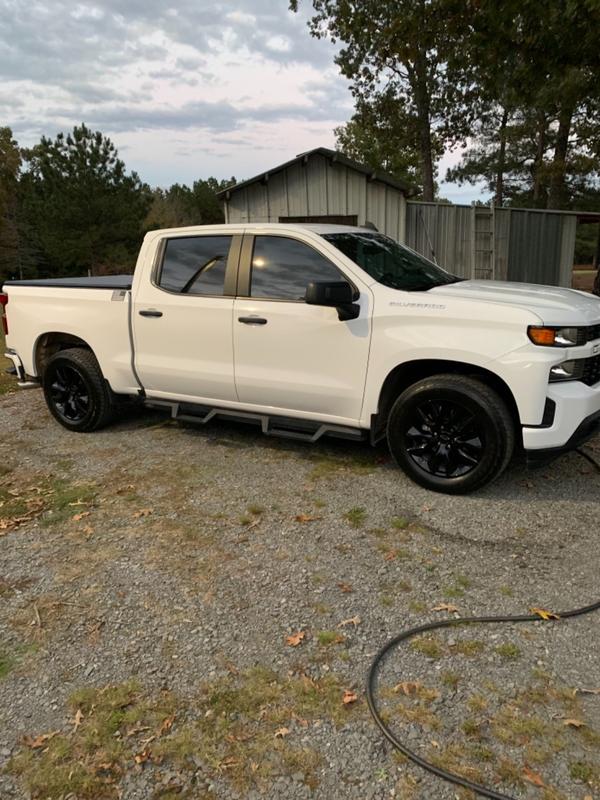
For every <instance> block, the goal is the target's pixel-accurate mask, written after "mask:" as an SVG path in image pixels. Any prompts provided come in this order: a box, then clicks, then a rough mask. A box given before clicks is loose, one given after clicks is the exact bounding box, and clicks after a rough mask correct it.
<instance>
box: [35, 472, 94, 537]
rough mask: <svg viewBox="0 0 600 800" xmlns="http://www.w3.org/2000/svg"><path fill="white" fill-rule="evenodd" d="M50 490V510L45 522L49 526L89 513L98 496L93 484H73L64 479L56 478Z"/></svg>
mask: <svg viewBox="0 0 600 800" xmlns="http://www.w3.org/2000/svg"><path fill="white" fill-rule="evenodd" d="M49 489H50V492H49V494H48V509H47V511H46V513H45V515H44V522H45V523H46V524H49V525H57V524H58V523H61V522H65V521H66V520H68V519H70V518H71V517H73V516H75V515H76V514H80V513H81V512H83V511H88V510H89V508H90V506H92V505H93V503H94V500H95V499H96V495H97V489H96V487H95V486H94V485H93V484H88V483H79V484H72V483H69V482H68V481H66V480H64V478H55V479H54V480H53V481H51V482H50V486H49Z"/></svg>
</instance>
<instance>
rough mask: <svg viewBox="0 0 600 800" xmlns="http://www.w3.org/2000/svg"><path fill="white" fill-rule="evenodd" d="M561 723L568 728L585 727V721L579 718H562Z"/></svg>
mask: <svg viewBox="0 0 600 800" xmlns="http://www.w3.org/2000/svg"><path fill="white" fill-rule="evenodd" d="M563 725H565V726H566V727H568V728H583V727H585V722H582V721H581V720H580V719H565V720H563Z"/></svg>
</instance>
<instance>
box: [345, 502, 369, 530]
mask: <svg viewBox="0 0 600 800" xmlns="http://www.w3.org/2000/svg"><path fill="white" fill-rule="evenodd" d="M366 518H367V510H366V508H362V507H360V506H355V507H354V508H351V509H350V511H347V512H346V513H345V514H344V519H346V520H348V522H349V523H350V525H352V527H353V528H361V527H362V526H363V525H364V524H365V520H366Z"/></svg>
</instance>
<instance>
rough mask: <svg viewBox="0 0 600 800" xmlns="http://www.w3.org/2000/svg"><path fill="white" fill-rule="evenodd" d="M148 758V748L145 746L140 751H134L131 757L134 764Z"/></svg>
mask: <svg viewBox="0 0 600 800" xmlns="http://www.w3.org/2000/svg"><path fill="white" fill-rule="evenodd" d="M149 758H150V750H149V749H148V748H147V747H146V748H144V750H142V751H141V753H136V754H135V755H134V757H133V760H134V761H135V763H136V764H145V763H146V761H148V759H149Z"/></svg>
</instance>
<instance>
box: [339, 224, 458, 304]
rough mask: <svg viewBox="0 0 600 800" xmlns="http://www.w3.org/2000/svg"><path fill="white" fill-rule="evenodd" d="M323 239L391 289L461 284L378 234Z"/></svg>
mask: <svg viewBox="0 0 600 800" xmlns="http://www.w3.org/2000/svg"><path fill="white" fill-rule="evenodd" d="M324 238H325V239H327V241H328V242H331V244H334V245H335V246H336V247H337V248H338V249H339V250H341V251H342V253H343V254H344V255H345V256H348V258H349V259H350V260H351V261H354V263H355V264H358V266H359V267H362V269H364V271H365V272H368V273H369V275H370V276H371V277H372V278H375V280H376V281H378V282H379V283H382V284H383V285H384V286H389V287H390V288H391V289H403V290H404V291H407V292H411V291H412V292H415V291H426V290H427V289H433V287H434V286H442V285H443V284H445V283H456V282H457V281H459V280H461V278H457V277H456V276H455V275H450V273H449V272H446V271H445V270H443V269H442V268H441V267H438V266H437V264H434V263H433V262H432V261H429V260H428V259H426V258H424V257H423V256H421V255H419V254H418V253H415V252H414V250H410V249H409V248H408V247H403V246H402V245H400V244H397V243H396V242H395V241H394V240H393V239H390V238H389V237H387V236H382V235H381V234H380V233H363V232H362V231H361V232H358V231H353V232H350V233H326V234H324Z"/></svg>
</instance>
